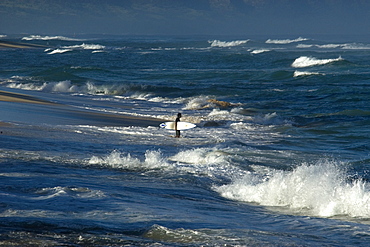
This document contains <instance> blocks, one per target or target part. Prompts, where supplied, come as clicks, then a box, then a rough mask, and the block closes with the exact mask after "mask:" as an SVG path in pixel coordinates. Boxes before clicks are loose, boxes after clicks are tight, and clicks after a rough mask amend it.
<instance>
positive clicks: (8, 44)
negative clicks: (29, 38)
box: [0, 40, 46, 49]
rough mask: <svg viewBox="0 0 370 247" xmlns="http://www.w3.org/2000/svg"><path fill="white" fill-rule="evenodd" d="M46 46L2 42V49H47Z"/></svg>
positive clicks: (0, 41)
mask: <svg viewBox="0 0 370 247" xmlns="http://www.w3.org/2000/svg"><path fill="white" fill-rule="evenodd" d="M45 47H46V46H43V45H35V44H26V43H18V42H11V41H4V40H0V48H21V49H24V48H45Z"/></svg>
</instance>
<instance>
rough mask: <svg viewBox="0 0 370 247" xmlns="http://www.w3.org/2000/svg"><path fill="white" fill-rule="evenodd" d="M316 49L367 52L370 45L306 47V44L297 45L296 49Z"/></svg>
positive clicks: (349, 44) (313, 45)
mask: <svg viewBox="0 0 370 247" xmlns="http://www.w3.org/2000/svg"><path fill="white" fill-rule="evenodd" d="M311 47H317V48H319V49H343V50H369V49H370V45H366V44H356V43H348V44H325V45H315V44H311V45H307V44H298V45H297V48H311Z"/></svg>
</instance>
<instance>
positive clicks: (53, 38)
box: [22, 35, 82, 41]
mask: <svg viewBox="0 0 370 247" xmlns="http://www.w3.org/2000/svg"><path fill="white" fill-rule="evenodd" d="M22 40H27V41H30V40H63V41H82V39H74V38H68V37H64V36H41V35H30V36H28V37H23V38H22Z"/></svg>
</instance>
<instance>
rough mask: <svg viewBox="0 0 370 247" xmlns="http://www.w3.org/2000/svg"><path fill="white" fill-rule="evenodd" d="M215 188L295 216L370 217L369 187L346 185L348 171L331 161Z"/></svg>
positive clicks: (357, 182) (248, 177) (359, 183)
mask: <svg viewBox="0 0 370 247" xmlns="http://www.w3.org/2000/svg"><path fill="white" fill-rule="evenodd" d="M214 189H215V190H216V191H218V192H219V193H220V194H221V195H222V196H224V197H226V198H229V199H232V200H238V201H245V202H255V203H259V204H261V205H264V206H279V207H286V208H289V209H291V210H293V211H294V212H295V213H303V214H310V215H315V216H320V217H331V216H336V215H347V216H350V217H361V218H369V217H370V191H369V186H368V184H366V183H365V182H363V181H361V180H355V181H353V182H347V178H346V174H345V172H344V171H343V170H342V169H340V168H339V165H338V164H335V163H333V162H330V161H321V162H318V163H317V164H315V165H307V164H303V165H302V166H300V167H297V168H296V169H295V170H293V171H273V172H271V174H267V175H265V176H261V175H256V174H252V173H249V174H247V175H246V176H244V177H243V178H242V179H236V180H235V181H234V182H232V183H231V184H228V185H223V186H220V187H215V188H214Z"/></svg>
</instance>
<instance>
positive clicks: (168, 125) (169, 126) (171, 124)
mask: <svg viewBox="0 0 370 247" xmlns="http://www.w3.org/2000/svg"><path fill="white" fill-rule="evenodd" d="M159 127H161V128H163V129H169V130H174V129H175V122H164V123H161V124H160V125H159ZM195 127H196V125H195V124H192V123H188V122H177V130H188V129H192V128H195Z"/></svg>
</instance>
